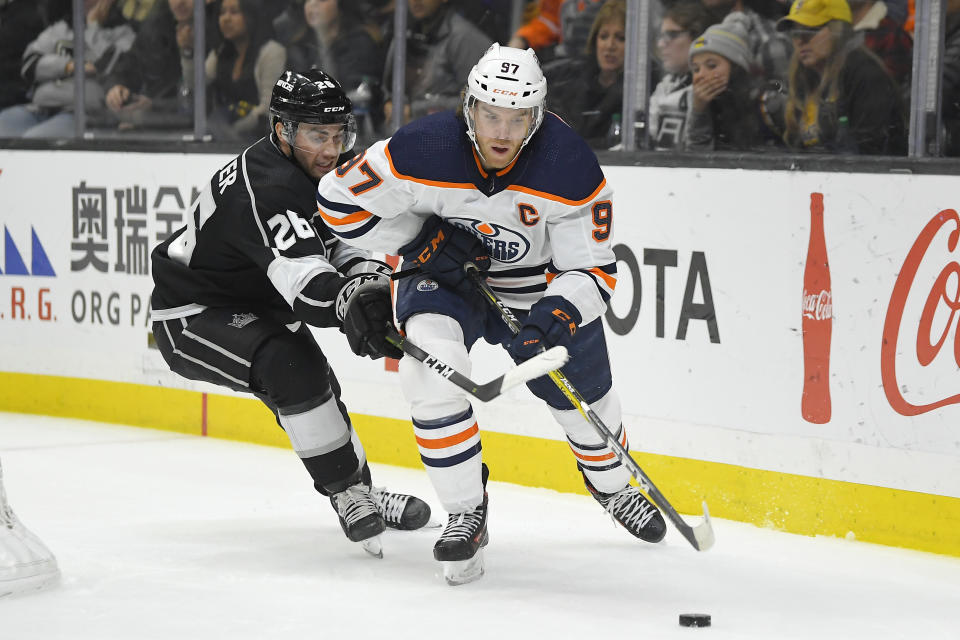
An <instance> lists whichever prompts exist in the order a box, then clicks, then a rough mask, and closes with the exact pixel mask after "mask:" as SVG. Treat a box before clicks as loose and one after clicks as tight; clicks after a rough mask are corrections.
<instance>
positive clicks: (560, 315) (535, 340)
mask: <svg viewBox="0 0 960 640" xmlns="http://www.w3.org/2000/svg"><path fill="white" fill-rule="evenodd" d="M579 324H580V312H579V311H577V308H576V307H575V306H573V305H572V304H570V302H569V301H567V300H566V299H565V298H563V297H561V296H547V297H545V298H540V299H539V300H537V302H536V303H535V304H534V305H533V307H531V308H530V314H529V315H528V316H527V319H526V320H524V321H523V325H522V326H521V327H520V332H519V333H518V334H517V335H516V336H514V338H513V341H512V342H511V343H510V345H509V346H508V347H507V351H508V352H509V353H510V356H511V357H513V359H514V360H515V361H516V362H523V361H524V360H529V359H530V358H532V357H533V356H535V355H537V354H538V353H540V351H542V350H544V349H549V348H550V347H555V346H557V345H562V346H567V345H569V344H570V340H571V339H573V335H574V334H575V333H576V332H577V327H578V326H579Z"/></svg>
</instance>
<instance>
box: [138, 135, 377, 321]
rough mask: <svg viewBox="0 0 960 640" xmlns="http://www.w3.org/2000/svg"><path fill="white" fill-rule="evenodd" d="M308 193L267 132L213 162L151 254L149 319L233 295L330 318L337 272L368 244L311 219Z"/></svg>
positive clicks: (276, 309) (287, 312)
mask: <svg viewBox="0 0 960 640" xmlns="http://www.w3.org/2000/svg"><path fill="white" fill-rule="evenodd" d="M352 156H353V153H352V152H351V153H349V154H344V155H343V156H341V158H340V162H343V161H345V160H348V159H349V158H350V157H352ZM315 192H316V182H315V181H314V180H313V179H311V178H310V176H308V175H307V174H306V173H305V172H304V171H303V170H302V169H300V167H299V166H298V165H297V164H296V163H295V162H293V161H292V160H289V159H288V158H286V157H285V156H284V155H283V154H282V153H281V152H280V150H279V149H278V148H277V146H276V144H275V143H274V141H273V140H271V138H269V137H268V138H263V139H261V140H260V141H259V142H256V143H254V144H253V145H251V146H250V147H248V148H247V149H246V150H244V151H243V153H241V154H240V155H239V156H237V157H236V158H234V159H233V160H231V161H230V162H229V163H227V165H226V166H224V167H223V168H221V169H220V170H219V171H216V172H215V173H214V174H213V176H212V177H211V178H210V182H209V183H208V184H207V185H206V187H205V188H204V189H203V190H202V191H201V193H200V195H199V196H198V198H197V199H196V201H194V202H193V203H192V206H191V213H190V216H189V218H188V222H187V224H186V225H185V226H184V227H182V228H181V229H179V230H178V231H177V232H176V233H174V234H173V235H172V236H171V237H170V238H168V239H167V240H166V241H164V242H163V243H161V244H160V245H158V246H157V247H156V248H155V249H154V250H153V253H152V254H151V260H152V268H153V279H154V290H153V294H152V296H151V313H152V319H153V320H154V321H157V320H169V319H171V318H177V317H184V316H189V315H193V314H195V313H199V312H201V311H203V310H204V309H206V308H207V307H217V306H232V305H238V304H239V305H246V306H250V307H256V308H257V309H259V310H260V311H261V312H262V313H266V314H269V315H270V316H271V317H273V318H275V319H276V320H278V321H281V322H285V323H292V322H295V321H297V320H303V321H305V322H307V323H309V324H312V325H315V326H333V325H335V324H337V320H336V317H335V313H334V305H333V300H334V298H335V297H336V294H337V292H338V291H339V287H340V285H341V283H342V281H343V277H342V275H341V273H339V271H341V270H342V271H344V272H345V271H347V270H348V269H349V268H350V266H351V265H352V264H356V263H358V262H362V261H363V259H365V258H367V257H368V256H369V253H368V252H366V251H364V250H360V249H356V248H353V247H349V246H347V245H345V244H342V243H341V242H339V241H338V240H337V239H336V238H335V237H334V236H333V235H332V234H331V233H330V232H329V231H328V230H327V229H326V227H325V226H322V225H321V226H319V228H317V227H316V226H314V225H313V223H312V222H311V220H312V218H313V216H314V214H315V213H316V211H317V205H316V200H315V196H314V194H315Z"/></svg>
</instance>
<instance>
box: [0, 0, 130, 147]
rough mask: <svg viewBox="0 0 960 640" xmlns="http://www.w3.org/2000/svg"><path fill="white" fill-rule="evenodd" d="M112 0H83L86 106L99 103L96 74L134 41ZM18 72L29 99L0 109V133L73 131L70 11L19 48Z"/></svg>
mask: <svg viewBox="0 0 960 640" xmlns="http://www.w3.org/2000/svg"><path fill="white" fill-rule="evenodd" d="M114 2H115V0H86V3H85V9H86V11H87V13H86V21H87V24H86V29H85V30H84V41H85V44H86V60H85V62H84V63H83V69H84V74H85V75H86V76H87V78H86V83H85V86H86V90H85V94H84V96H85V100H86V109H87V110H88V111H95V110H97V109H99V108H100V107H101V105H102V104H103V96H104V91H103V84H102V82H101V80H100V78H102V77H103V75H105V74H108V73H109V72H110V71H111V70H112V69H113V66H114V65H115V64H116V62H117V59H118V58H119V56H120V54H121V53H123V52H124V51H126V50H127V49H129V48H130V46H131V45H132V44H133V40H134V37H135V32H134V30H133V28H132V27H131V26H130V25H128V24H125V22H124V20H123V16H122V15H121V14H120V13H119V11H118V10H117V8H116V7H115V6H114ZM22 75H23V77H24V79H26V80H27V81H28V82H30V84H31V87H30V102H29V103H25V104H19V105H14V106H11V107H7V108H6V109H4V110H3V111H0V138H14V137H21V136H22V137H25V138H64V137H73V135H74V117H73V107H74V83H73V78H74V59H73V15H72V14H67V16H66V17H65V18H64V19H62V20H59V21H57V22H56V23H54V24H52V25H50V26H49V27H47V28H46V29H44V30H43V31H42V32H41V33H40V35H39V36H37V38H36V39H35V40H34V41H33V42H31V43H30V44H29V45H27V48H26V50H25V51H24V52H23V67H22Z"/></svg>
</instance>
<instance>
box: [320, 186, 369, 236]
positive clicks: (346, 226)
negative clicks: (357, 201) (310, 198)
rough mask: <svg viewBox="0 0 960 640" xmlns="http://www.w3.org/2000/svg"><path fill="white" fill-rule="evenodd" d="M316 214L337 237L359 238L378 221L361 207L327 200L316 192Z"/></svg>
mask: <svg viewBox="0 0 960 640" xmlns="http://www.w3.org/2000/svg"><path fill="white" fill-rule="evenodd" d="M317 214H318V215H319V216H320V217H321V218H322V219H323V222H324V224H326V226H327V228H328V229H330V231H331V232H332V233H333V234H334V235H335V236H337V237H338V238H346V239H350V238H359V237H360V236H362V235H365V234H367V233H369V232H370V230H371V229H373V228H374V227H375V226H377V223H378V222H380V218H379V217H378V216H375V215H373V214H372V213H370V212H369V211H367V210H366V209H364V208H363V207H357V206H355V205H351V204H344V203H342V202H334V201H332V200H327V199H326V198H324V197H323V196H322V195H320V194H319V193H318V194H317Z"/></svg>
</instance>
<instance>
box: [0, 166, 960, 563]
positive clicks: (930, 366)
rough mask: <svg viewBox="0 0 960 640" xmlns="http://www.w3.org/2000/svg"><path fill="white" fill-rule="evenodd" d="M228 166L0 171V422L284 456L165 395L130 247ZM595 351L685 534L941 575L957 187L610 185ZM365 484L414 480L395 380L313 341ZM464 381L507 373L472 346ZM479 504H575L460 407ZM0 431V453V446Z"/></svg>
mask: <svg viewBox="0 0 960 640" xmlns="http://www.w3.org/2000/svg"><path fill="white" fill-rule="evenodd" d="M229 160H230V158H229V157H226V156H217V155H177V154H135V153H95V152H67V151H58V152H53V153H51V152H40V151H0V203H2V207H0V226H3V229H4V230H3V239H2V242H0V371H2V372H0V410H7V411H23V412H33V413H46V414H52V415H61V416H73V417H82V418H88V419H94V420H103V421H109V422H118V423H124V424H131V425H139V426H149V427H153V428H160V429H172V430H176V431H182V432H187V433H197V434H204V435H209V436H214V437H223V438H230V439H237V440H245V441H253V442H261V443H266V444H274V445H281V446H288V444H287V442H286V438H285V436H284V434H283V433H282V431H280V429H279V428H278V427H277V426H276V424H275V423H274V422H273V420H272V417H271V416H270V414H269V412H267V411H266V410H265V409H264V408H262V407H261V406H259V404H258V403H257V402H256V401H253V400H249V399H246V398H242V397H240V396H238V395H236V394H231V393H229V392H225V391H224V390H222V389H220V388H217V387H213V386H210V385H202V384H195V383H191V382H189V381H186V380H181V379H179V378H177V377H176V376H174V375H173V374H171V373H170V372H168V371H167V370H166V367H165V365H164V363H163V361H162V359H161V358H160V355H159V353H158V352H157V351H156V350H155V349H153V348H151V347H150V344H149V323H148V306H149V294H150V289H151V279H150V274H149V249H150V248H152V247H153V246H154V245H155V244H156V242H157V241H158V240H159V239H162V238H163V237H165V234H168V233H170V232H171V231H173V230H175V229H176V228H177V227H178V226H180V225H181V224H182V223H183V220H184V215H185V212H186V210H187V209H188V207H189V203H190V200H191V199H192V197H193V196H194V195H195V192H196V189H197V188H198V187H200V186H201V185H202V184H203V183H204V182H205V181H206V180H207V178H208V176H209V175H210V174H211V173H212V172H213V171H214V170H216V169H218V168H219V167H220V166H222V165H223V164H225V163H226V162H228V161H229ZM606 173H607V178H608V180H609V181H610V183H611V184H612V185H613V187H614V190H615V200H614V211H615V213H616V217H615V224H614V227H613V232H614V238H615V245H616V250H617V255H618V258H619V259H620V262H619V268H620V273H619V282H618V286H617V290H616V294H615V296H614V298H613V302H612V304H611V310H610V313H609V314H608V317H607V318H606V319H605V320H604V321H605V322H607V324H608V331H607V335H608V341H609V347H610V351H611V359H612V364H613V369H614V380H615V384H616V387H617V389H618V391H619V393H620V396H621V398H622V400H623V407H624V414H625V415H624V421H625V423H626V425H627V428H628V431H629V435H630V441H631V445H632V449H634V451H635V454H636V457H637V460H638V462H639V463H640V464H641V466H642V467H644V469H645V470H646V471H647V472H648V474H649V475H650V476H651V477H652V478H653V479H654V481H655V482H656V483H657V485H658V486H659V488H660V489H661V490H662V491H663V493H664V494H666V496H667V497H668V498H669V499H671V501H672V502H673V503H674V504H675V505H676V506H677V507H678V509H679V510H680V511H681V512H686V513H695V512H697V511H698V505H699V503H700V501H701V500H703V499H706V500H707V501H708V503H709V504H710V509H711V513H712V514H713V515H715V516H717V517H722V518H730V519H735V520H742V521H746V522H752V523H755V524H758V525H761V526H772V527H775V528H778V529H783V530H786V531H792V532H797V533H804V534H825V535H834V536H851V535H852V536H854V537H856V538H857V539H860V540H866V541H872V542H879V543H883V544H891V545H898V546H905V547H911V548H916V549H923V550H929V551H936V552H940V553H947V554H952V555H960V406H958V403H960V330H958V323H960V313H958V311H960V265H958V263H957V254H958V253H960V252H958V251H957V246H956V245H957V239H958V236H960V218H957V217H956V214H955V213H953V212H952V209H951V208H956V207H960V199H958V197H957V196H956V189H955V184H956V182H957V178H954V177H949V176H912V175H902V174H896V175H882V174H841V173H798V172H773V171H769V172H750V171H738V170H704V169H664V168H641V167H609V168H606ZM814 192H816V193H823V194H824V207H825V237H826V245H827V252H828V256H829V265H830V272H831V282H832V300H833V312H832V313H833V319H832V345H831V350H830V393H831V415H830V420H829V421H828V422H826V423H825V424H813V423H810V422H807V421H806V420H804V418H803V416H802V415H801V410H800V397H801V393H802V384H803V348H802V338H801V317H802V314H801V312H802V306H801V302H802V300H801V298H802V292H803V273H804V265H805V257H806V252H807V243H808V239H809V231H810V194H811V193H814ZM317 336H318V339H319V340H320V341H321V344H322V345H323V347H324V350H325V352H326V353H327V354H328V357H329V359H330V361H331V362H332V364H333V366H334V368H335V370H336V372H337V375H338V377H339V378H340V380H341V382H342V384H343V387H344V399H345V401H346V402H347V405H348V407H349V408H350V410H351V412H352V413H353V416H354V422H355V424H356V426H357V429H358V431H359V432H360V433H361V435H362V437H363V440H364V443H365V446H366V448H367V450H368V452H369V455H370V457H371V459H372V460H374V461H378V462H384V463H390V464H399V465H405V466H413V467H419V466H420V462H419V457H418V455H417V452H416V446H415V443H414V440H413V436H412V430H411V428H410V425H409V422H408V419H407V417H408V414H407V410H406V404H405V402H404V400H403V397H402V395H401V393H400V389H399V383H398V380H397V374H396V373H395V372H394V371H393V370H391V369H392V367H391V366H390V365H389V364H388V365H386V366H385V365H384V363H383V362H382V361H381V362H371V361H369V360H360V359H357V358H355V357H353V356H352V355H351V354H350V353H349V350H348V348H347V346H346V341H345V340H344V339H343V337H342V335H341V334H339V333H338V332H337V331H335V330H321V331H318V332H317ZM475 361H476V364H475V368H474V371H473V373H472V377H473V378H474V379H477V380H480V381H483V380H486V379H489V378H491V377H493V376H494V375H496V374H497V373H498V372H499V371H501V370H502V369H503V368H504V367H506V366H508V364H509V362H508V359H507V358H506V356H505V355H503V354H501V353H499V352H497V351H495V350H493V349H491V348H486V347H482V348H478V349H477V350H476V353H475ZM477 413H478V415H479V419H480V424H481V427H482V428H483V429H484V438H483V445H484V457H485V459H486V460H487V461H488V463H489V464H490V466H491V468H492V470H493V473H494V475H495V476H496V478H497V479H498V480H505V481H512V482H517V483H520V484H527V485H533V486H544V487H550V488H554V489H557V490H561V491H583V488H582V485H581V483H580V482H579V480H578V478H579V474H578V473H577V472H576V469H575V466H574V463H573V458H572V455H571V454H570V453H569V449H568V448H567V447H566V445H565V444H564V442H563V441H562V436H561V435H560V430H559V428H558V427H556V426H555V425H554V424H553V422H552V420H551V418H550V417H549V414H548V413H547V412H546V411H545V410H544V409H543V408H542V407H541V406H540V405H539V404H538V403H537V402H536V401H535V400H534V398H533V397H532V396H531V395H530V394H529V393H528V392H527V391H526V390H525V389H517V390H514V391H511V392H510V393H509V394H508V395H507V397H505V398H501V399H499V400H497V401H495V402H493V403H490V404H488V405H483V406H479V407H477ZM0 433H2V432H0Z"/></svg>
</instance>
